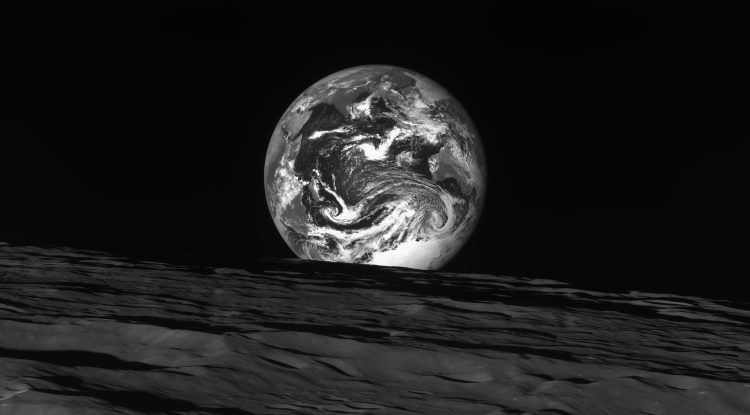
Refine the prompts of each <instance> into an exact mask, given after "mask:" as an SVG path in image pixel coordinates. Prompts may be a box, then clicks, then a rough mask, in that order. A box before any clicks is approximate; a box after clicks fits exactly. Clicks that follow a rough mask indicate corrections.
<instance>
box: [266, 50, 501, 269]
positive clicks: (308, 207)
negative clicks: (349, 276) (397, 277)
mask: <svg viewBox="0 0 750 415" xmlns="http://www.w3.org/2000/svg"><path fill="white" fill-rule="evenodd" d="M486 177H487V173H486V163H485V155H484V150H483V148H482V143H481V140H480V138H479V134H478V133H477V130H476V127H475V126H474V123H473V122H472V120H471V118H469V116H468V114H467V113H466V111H465V110H464V108H463V107H462V106H461V104H460V103H459V102H458V101H457V100H456V99H455V98H454V97H453V96H452V95H451V94H450V93H448V92H447V91H446V90H445V89H444V88H443V87H442V86H440V85H439V84H437V83H436V82H435V81H433V80H431V79H429V78H427V77H425V76H423V75H421V74H418V73H417V72H415V71H411V70H408V69H405V68H400V67H396V66H387V65H365V66H357V67H353V68H348V69H345V70H342V71H339V72H336V73H334V74H332V75H329V76H327V77H325V78H323V79H321V80H320V81H318V82H316V83H315V84H313V85H312V86H310V87H309V88H307V89H306V90H305V91H304V92H303V93H302V94H300V95H299V96H298V97H297V98H296V99H295V100H294V102H292V104H291V105H290V106H289V107H288V108H287V110H286V111H285V112H284V114H283V116H282V117H281V119H280V120H279V122H278V124H277V125H276V128H275V130H274V132H273V135H272V136H271V140H270V142H269V144H268V149H267V152H266V160H265V166H264V184H265V193H266V201H267V203H268V208H269V211H270V213H271V216H272V218H273V221H274V224H275V225H276V228H277V229H278V231H279V232H280V234H281V236H282V237H283V239H284V240H285V241H286V243H287V245H289V247H290V248H291V249H292V251H294V253H295V254H296V255H297V256H298V257H300V258H303V259H312V260H321V261H334V262H349V263H363V264H376V265H387V266H401V267H408V268H417V269H439V268H441V267H442V266H444V265H445V263H447V262H448V261H449V260H450V259H451V258H452V257H453V256H455V255H456V253H457V252H458V251H459V250H460V249H461V248H462V247H463V245H464V244H465V243H466V241H467V239H468V238H469V237H470V236H471V234H472V232H473V231H474V229H475V227H476V225H477V222H478V220H479V216H480V214H481V211H482V207H483V204H484V199H485V192H486Z"/></svg>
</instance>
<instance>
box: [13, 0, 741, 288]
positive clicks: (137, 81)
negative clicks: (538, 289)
mask: <svg viewBox="0 0 750 415" xmlns="http://www.w3.org/2000/svg"><path fill="white" fill-rule="evenodd" d="M70 3H71V2H58V4H57V5H54V4H53V5H46V6H42V5H36V6H32V5H20V7H18V8H17V9H16V10H15V11H16V12H17V13H12V14H5V15H4V16H3V17H2V19H3V27H4V32H5V33H4V34H3V36H4V38H5V40H4V41H3V43H4V45H3V46H4V48H3V52H2V56H3V60H2V65H3V72H6V71H8V72H6V74H5V75H3V78H4V80H3V84H4V87H3V89H4V92H3V93H2V97H3V98H2V104H3V107H2V120H1V121H0V140H1V141H0V143H1V144H0V146H1V147H0V190H1V192H0V240H5V241H8V242H12V243H28V244H35V245H41V244H53V245H67V246H74V247H80V248H93V249H98V250H107V251H112V252H115V253H119V254H125V255H134V256H139V257H145V258H158V259H164V260H169V261H176V262H185V263H204V264H216V265H242V264H243V263H247V262H248V261H253V260H254V259H256V258H260V257H287V256H292V255H293V254H292V252H291V251H290V250H289V249H288V248H287V247H286V245H285V243H284V242H283V240H282V239H281V237H280V236H279V234H278V233H277V231H276V229H275V228H274V225H273V223H272V222H271V219H270V216H269V214H268V211H267V207H266V202H265V197H264V193H263V184H262V178H263V162H264V157H265V151H266V146H267V144H268V140H269V138H270V136H271V133H272V131H273V128H274V126H275V124H276V122H277V121H278V119H279V117H280V116H281V114H282V113H283V111H284V110H285V109H286V107H287V105H289V103H290V102H291V101H292V100H293V99H294V98H295V97H296V96H297V95H298V94H299V93H300V92H302V90H304V89H305V88H306V87H308V86H309V85H310V84H312V83H313V82H315V81H316V80H318V79H319V78H322V77H323V76H325V75H328V74H329V73H332V72H335V71H337V70H340V69H343V68H345V67H349V66H354V65H360V64H369V63H385V64H394V65H399V66H404V67H407V68H411V69H414V70H416V71H418V72H421V73H423V74H425V75H427V76H429V77H431V78H433V79H435V80H437V81H438V82H439V83H441V84H443V85H444V86H445V87H446V88H447V89H448V90H449V91H451V92H452V93H453V94H454V95H455V96H456V97H457V98H458V99H459V101H461V102H462V103H463V105H464V106H465V107H466V109H467V111H468V112H469V114H470V115H471V116H472V117H473V118H474V121H475V123H476V124H477V126H478V129H479V131H480V133H481V135H482V138H483V141H484V145H485V149H486V152H487V154H488V161H489V169H490V170H489V171H490V189H489V194H488V199H487V203H486V205H485V211H484V215H483V217H482V220H481V222H480V225H479V229H478V230H477V232H476V233H475V236H474V237H473V238H472V239H471V241H470V242H469V243H468V244H467V245H466V247H465V248H464V250H463V251H462V252H461V253H460V254H459V255H458V256H457V257H456V258H455V260H454V261H452V262H451V263H450V264H449V265H448V266H447V268H446V269H447V270H450V271H459V272H463V271H479V272H489V273H497V274H510V275H519V276H531V277H545V278H552V279H557V280H563V281H569V282H573V283H577V284H583V285H584V286H591V287H597V288H605V289H617V290H627V289H649V290H659V291H667V292H683V293H684V292H687V293H694V294H705V295H713V296H721V297H734V298H743V299H746V293H747V291H745V290H743V289H742V285H743V282H744V280H745V279H746V278H747V275H750V274H749V273H748V267H747V262H746V259H747V249H746V244H745V243H744V239H745V237H746V235H747V233H746V232H745V231H743V230H742V228H743V227H741V226H740V221H741V220H743V219H744V218H745V216H746V214H747V212H746V211H745V210H744V209H743V208H741V207H740V204H739V203H740V199H742V196H744V194H746V193H747V190H748V189H747V183H746V180H745V178H744V173H745V172H744V170H745V166H746V164H747V156H748V154H747V152H745V151H741V150H740V145H741V144H742V141H744V140H745V137H746V136H747V134H748V126H747V120H748V112H747V100H748V97H749V96H750V95H749V94H748V92H750V91H749V89H748V76H749V75H750V66H749V65H748V64H747V52H748V48H747V45H746V44H745V43H744V41H743V40H742V37H743V35H744V34H745V33H744V26H745V25H746V23H745V22H744V21H743V20H742V19H741V18H742V15H740V14H739V13H737V12H736V11H731V10H718V9H716V10H703V9H692V10H684V9H679V8H666V7H665V8H661V9H660V8H655V7H654V6H653V5H648V3H643V5H641V6H637V5H635V4H631V3H632V2H627V3H620V4H619V5H618V4H617V3H613V2H602V3H606V4H599V5H596V4H595V3H576V4H565V3H568V2H557V3H553V4H543V3H539V2H533V3H532V2H522V3H525V4H527V5H520V6H519V5H516V6H496V7H495V6H493V7H490V6H482V7H478V6H477V7H475V8H473V7H470V6H466V5H464V6H461V7H460V8H459V9H457V8H456V7H457V5H458V3H456V4H453V3H451V4H448V3H444V4H445V5H444V6H438V5H434V6H432V8H422V9H417V8H409V9H407V8H404V7H403V6H398V5H397V3H395V2H394V3H377V4H371V5H366V4H365V3H356V4H361V6H358V7H356V8H352V4H355V3H349V4H348V5H346V7H342V6H343V5H336V6H334V5H331V4H328V3H321V5H319V6H315V7H310V6H308V7H307V8H306V9H304V10H302V9H298V8H297V7H296V6H294V5H292V4H279V6H278V7H276V8H274V9H273V10H272V9H270V8H268V7H265V6H261V5H258V4H255V3H254V2H237V3H229V2H219V1H203V2H199V1H175V2H156V1H153V2H143V3H131V2H99V3H98V4H97V3H87V4H85V5H74V4H70ZM462 3H464V2H462ZM435 4H437V3H435ZM464 4H465V3H464Z"/></svg>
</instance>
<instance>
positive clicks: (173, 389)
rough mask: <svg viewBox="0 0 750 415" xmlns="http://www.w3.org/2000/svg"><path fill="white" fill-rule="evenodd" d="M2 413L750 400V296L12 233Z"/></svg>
mask: <svg viewBox="0 0 750 415" xmlns="http://www.w3.org/2000/svg"><path fill="white" fill-rule="evenodd" d="M0 287H2V289H1V290H0V414H3V415H41V414H55V415H69V414H70V415H88V414H92V415H94V414H95V415H107V414H185V415H187V414H222V415H223V414H232V415H234V414H236V415H245V414H377V415H380V414H429V415H438V414H454V415H463V414H465V415H474V414H476V415H499V414H540V415H541V414H547V415H566V414H567V415H572V414H651V415H660V414H720V415H731V414H738V415H739V414H748V413H750V328H749V326H748V323H750V304H748V303H738V302H729V301H723V300H711V299H705V298H698V297H689V296H678V295H671V294H654V293H647V292H628V293H605V292H596V291H592V290H584V289H579V288H575V287H572V286H570V285H566V284H564V283H561V282H556V281H552V280H540V279H529V278H515V277H508V276H495V275H480V274H455V273H446V272H426V271H414V270H407V269H401V268H384V267H378V266H371V265H353V264H332V263H317V262H309V261H302V260H265V261H261V262H258V263H257V265H255V266H251V267H248V268H244V269H230V268H210V267H205V266H181V265H169V264H166V263H159V262H149V261H138V260H131V259H126V258H121V257H116V256H113V255H110V254H105V253H100V252H91V251H82V250H74V249H68V248H39V247H31V246H12V245H7V244H2V246H0Z"/></svg>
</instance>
